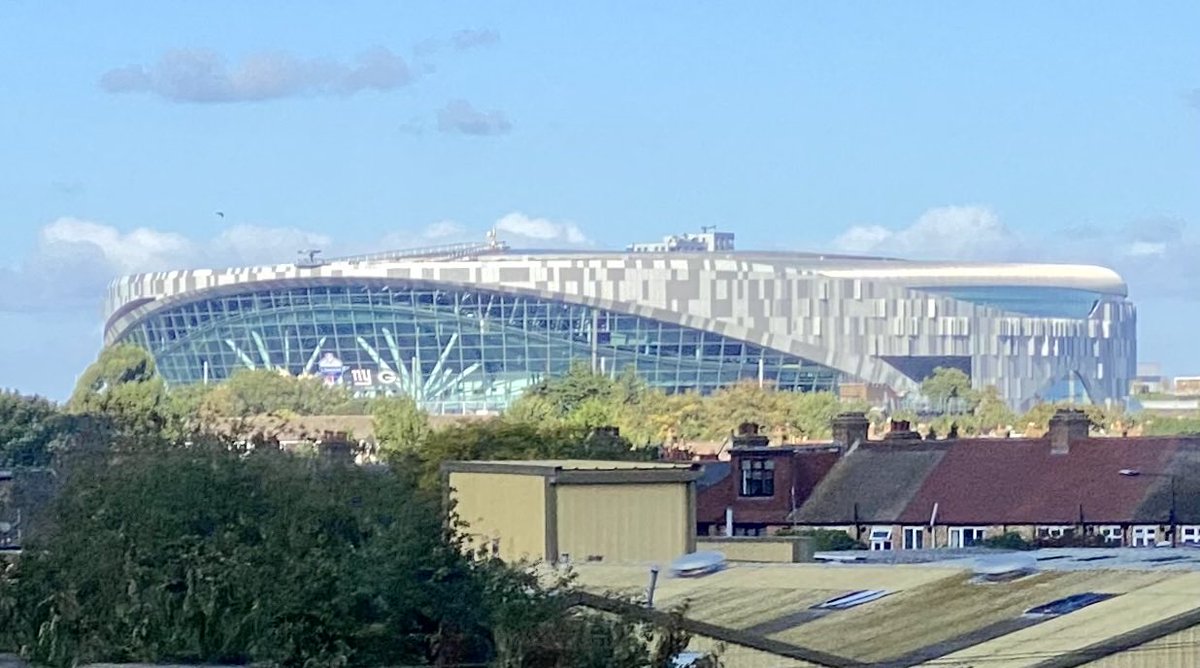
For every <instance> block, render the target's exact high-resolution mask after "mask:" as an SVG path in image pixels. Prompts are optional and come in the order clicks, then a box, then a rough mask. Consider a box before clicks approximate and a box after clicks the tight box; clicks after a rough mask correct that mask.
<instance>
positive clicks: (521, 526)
mask: <svg viewBox="0 0 1200 668" xmlns="http://www.w3.org/2000/svg"><path fill="white" fill-rule="evenodd" d="M449 485H450V498H451V499H452V500H453V501H454V503H455V506H454V512H456V513H457V514H458V517H459V519H460V520H462V521H463V522H465V523H466V524H467V526H466V528H465V529H463V532H464V533H465V534H466V535H467V536H469V537H470V540H469V541H468V543H469V544H470V545H471V546H472V547H476V548H484V549H491V546H492V545H493V544H494V541H497V540H498V541H499V548H500V551H499V556H500V557H501V558H502V559H506V560H510V561H517V560H521V559H533V560H540V559H543V558H545V556H546V479H545V478H543V477H542V476H531V475H514V474H507V473H451V474H450V477H449Z"/></svg>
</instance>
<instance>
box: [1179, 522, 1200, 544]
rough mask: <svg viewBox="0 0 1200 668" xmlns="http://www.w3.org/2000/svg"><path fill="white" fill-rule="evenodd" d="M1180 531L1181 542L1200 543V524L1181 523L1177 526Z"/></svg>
mask: <svg viewBox="0 0 1200 668" xmlns="http://www.w3.org/2000/svg"><path fill="white" fill-rule="evenodd" d="M1175 528H1176V530H1177V531H1179V540H1178V542H1179V544H1180V545H1183V544H1184V543H1200V525H1196V524H1181V525H1179V526H1177V527H1175Z"/></svg>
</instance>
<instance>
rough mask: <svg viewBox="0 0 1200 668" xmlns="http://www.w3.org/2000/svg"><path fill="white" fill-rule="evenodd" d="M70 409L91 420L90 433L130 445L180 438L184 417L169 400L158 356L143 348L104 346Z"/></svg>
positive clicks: (70, 403) (141, 445) (136, 445)
mask: <svg viewBox="0 0 1200 668" xmlns="http://www.w3.org/2000/svg"><path fill="white" fill-rule="evenodd" d="M67 407H68V410H69V411H70V412H71V413H72V414H74V415H79V416H86V417H87V418H89V423H90V425H91V427H90V428H91V429H93V430H95V431H96V432H98V433H103V434H104V438H105V439H107V440H111V441H113V442H114V443H119V444H121V445H122V446H126V447H148V446H154V445H161V444H162V443H163V442H164V440H171V439H174V438H178V437H179V435H180V429H181V427H180V421H181V415H180V414H178V413H175V410H174V409H175V408H176V404H174V403H172V402H171V401H170V399H169V398H168V396H167V390H166V385H165V384H164V383H163V380H162V378H161V377H160V376H159V375H158V373H157V371H156V369H155V365H154V358H153V357H151V356H150V354H149V353H147V352H146V351H145V350H143V349H142V348H140V347H138V346H135V345H132V344H120V345H116V346H112V347H109V348H105V349H104V350H102V351H101V352H100V355H99V357H97V359H96V361H95V362H93V363H92V365H91V366H89V367H88V368H87V369H86V370H85V371H84V372H83V375H81V376H80V377H79V381H78V382H77V383H76V385H75V391H74V393H73V394H72V395H71V400H70V402H69V403H68V404H67Z"/></svg>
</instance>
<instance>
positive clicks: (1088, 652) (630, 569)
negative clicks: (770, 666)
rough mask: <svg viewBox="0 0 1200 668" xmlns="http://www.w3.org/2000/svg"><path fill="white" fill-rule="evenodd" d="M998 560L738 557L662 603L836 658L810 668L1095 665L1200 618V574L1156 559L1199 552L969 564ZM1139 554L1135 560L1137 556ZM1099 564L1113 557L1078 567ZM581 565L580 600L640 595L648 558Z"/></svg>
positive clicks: (750, 637) (724, 631) (677, 588)
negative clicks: (1025, 565) (1087, 598)
mask: <svg viewBox="0 0 1200 668" xmlns="http://www.w3.org/2000/svg"><path fill="white" fill-rule="evenodd" d="M998 552H999V551H987V552H981V553H979V554H965V553H962V552H954V553H951V554H948V555H946V556H947V557H948V558H946V559H943V560H940V561H939V560H937V559H935V558H933V557H932V556H931V557H930V558H929V560H927V561H924V562H918V563H908V564H887V563H882V562H878V561H877V562H873V563H872V562H867V563H824V564H821V563H818V564H747V563H731V564H729V565H728V566H727V567H726V568H725V569H724V570H722V571H719V572H716V573H713V574H711V575H706V576H702V577H695V578H679V577H672V576H670V575H663V576H660V579H659V584H658V586H657V589H656V591H655V608H656V609H658V610H670V609H673V608H676V607H679V606H682V605H683V604H685V603H686V606H687V607H686V611H685V613H684V615H685V618H686V619H687V620H690V621H692V622H695V623H696V624H698V625H700V627H701V631H702V630H703V629H704V628H709V630H710V631H712V632H713V635H721V636H722V637H720V638H717V639H719V640H723V641H724V642H726V643H731V644H735V645H742V646H746V647H754V648H758V649H761V650H764V651H774V650H772V649H771V648H772V647H774V648H776V649H780V648H782V650H781V651H780V652H779V655H780V656H797V655H802V654H804V653H809V654H811V655H813V656H825V657H831V658H832V660H830V661H827V662H824V661H823V662H818V663H817V664H816V665H861V664H862V663H871V664H874V663H877V662H882V663H885V664H887V665H921V664H925V663H926V662H936V663H938V664H953V665H959V664H960V663H961V664H962V665H974V664H978V663H987V665H989V666H992V665H1000V666H1029V665H1035V664H1038V663H1039V662H1041V661H1044V660H1045V659H1046V658H1048V657H1051V656H1074V655H1077V656H1080V657H1083V656H1087V657H1090V658H1091V659H1095V658H1099V657H1100V656H1106V655H1109V654H1112V653H1115V652H1118V651H1122V650H1123V649H1127V648H1128V647H1129V646H1131V645H1130V643H1131V642H1132V641H1131V639H1137V642H1139V643H1144V642H1147V641H1149V640H1154V639H1156V638H1159V637H1163V636H1165V635H1167V634H1169V633H1172V632H1174V631H1177V630H1179V628H1181V627H1182V628H1186V627H1187V626H1190V625H1194V624H1197V623H1200V572H1192V569H1193V568H1195V567H1193V566H1190V565H1189V566H1188V567H1187V568H1185V569H1182V570H1181V569H1180V568H1177V567H1174V568H1173V567H1168V566H1166V565H1165V564H1167V563H1170V562H1154V561H1149V560H1150V559H1154V558H1156V557H1174V556H1181V555H1182V554H1183V553H1185V552H1186V553H1189V554H1195V555H1198V556H1200V550H1191V551H1190V552H1189V551H1188V550H1183V549H1142V550H1109V549H1104V548H1100V549H1091V550H1082V549H1081V550H1070V549H1064V550H1037V551H1033V552H1031V553H1029V554H1031V555H1033V556H1034V558H1035V559H1039V557H1057V558H1053V559H1049V560H1041V559H1039V560H1038V561H1037V571H1036V572H1034V573H1033V574H1031V575H1027V576H1024V577H1020V578H1018V579H1015V580H1011V581H1008V582H979V581H977V580H976V577H975V574H974V572H973V566H974V564H975V560H976V559H977V558H978V557H979V556H981V555H985V554H990V555H995V554H997V553H998ZM1139 552H1140V553H1141V555H1143V556H1142V557H1141V558H1139V557H1138V556H1137V555H1135V554H1133V553H1139ZM1098 556H1112V559H1107V560H1093V561H1079V560H1080V559H1085V558H1087V557H1098ZM1072 561H1074V562H1076V563H1075V564H1074V565H1071V566H1068V565H1067V564H1069V563H1070V562H1072ZM1179 561H1182V560H1179ZM1106 562H1110V563H1112V565H1111V566H1103V565H1102V564H1105V563H1106ZM1156 564H1163V565H1156ZM573 570H574V572H575V573H576V575H577V582H578V584H579V586H580V587H582V588H583V589H584V591H586V592H589V593H591V594H594V595H602V596H608V597H615V596H624V597H633V599H634V600H638V599H640V598H642V597H644V595H645V588H646V585H647V582H648V571H649V564H647V565H643V566H633V565H616V564H612V565H606V564H590V563H589V564H576V565H575V566H574V567H573ZM664 573H665V571H664ZM865 590H880V591H884V592H886V595H884V596H882V597H880V598H878V599H877V600H872V601H870V602H868V603H864V604H862V605H859V606H855V607H850V608H847V609H841V610H816V609H814V607H813V606H815V605H818V604H820V603H823V602H825V601H828V600H831V599H834V598H838V597H842V596H845V595H847V594H850V593H853V592H862V591H865ZM1083 593H1095V594H1101V595H1104V596H1107V598H1105V599H1104V600H1101V601H1100V602H1098V603H1094V604H1092V605H1088V606H1087V607H1084V608H1081V609H1078V610H1075V611H1073V612H1068V613H1066V614H1062V615H1060V616H1057V617H1037V616H1032V615H1027V614H1025V613H1026V611H1027V610H1029V609H1030V608H1033V607H1035V606H1039V605H1043V604H1046V603H1050V602H1053V601H1057V600H1059V599H1062V598H1065V597H1068V596H1072V595H1076V594H1083ZM1193 616H1194V617H1195V619H1192V617H1193ZM697 635H706V634H705V633H703V632H697ZM789 651H790V652H791V653H788V652H789ZM731 655H735V654H731ZM1084 662H1085V661H1082V660H1081V661H1079V664H1082V663H1084ZM1069 665H1077V664H1076V663H1071V664H1069Z"/></svg>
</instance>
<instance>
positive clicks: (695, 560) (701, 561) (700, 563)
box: [671, 551, 725, 578]
mask: <svg viewBox="0 0 1200 668" xmlns="http://www.w3.org/2000/svg"><path fill="white" fill-rule="evenodd" d="M723 568H725V555H723V554H721V553H720V552H711V551H706V552H692V553H691V554H685V555H683V556H682V557H680V558H678V559H676V560H675V561H674V562H672V563H671V574H672V575H674V576H675V577H677V578H698V577H702V576H705V575H709V574H712V573H716V572H717V571H719V570H721V569H723Z"/></svg>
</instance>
